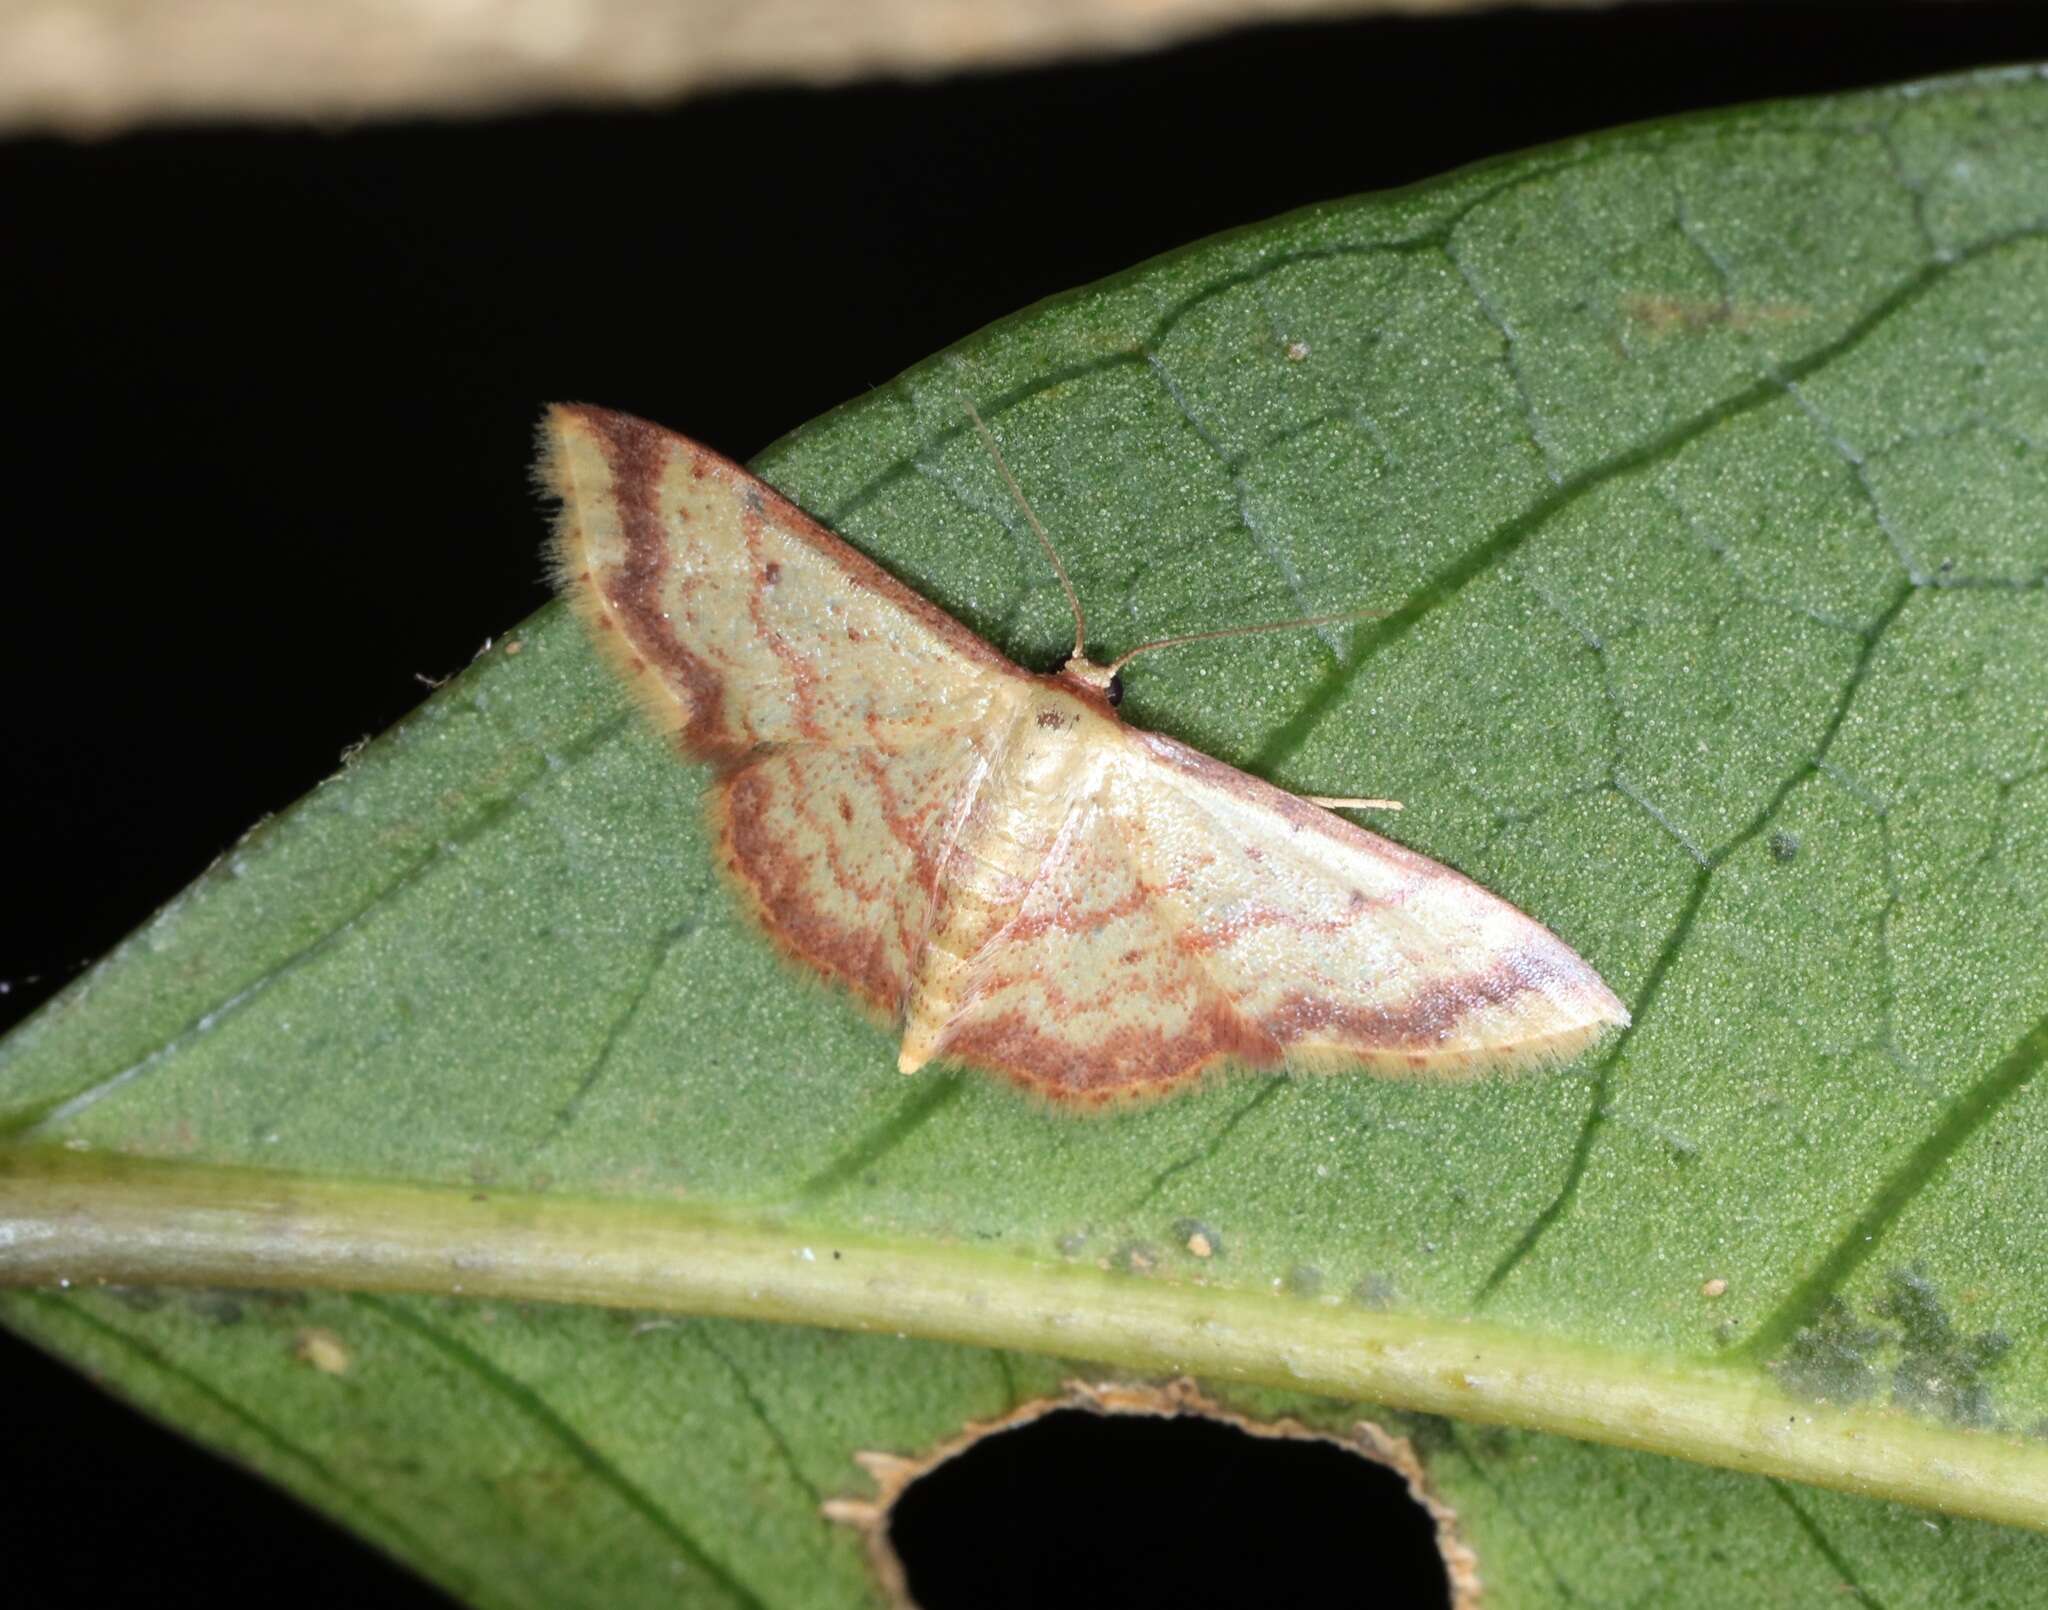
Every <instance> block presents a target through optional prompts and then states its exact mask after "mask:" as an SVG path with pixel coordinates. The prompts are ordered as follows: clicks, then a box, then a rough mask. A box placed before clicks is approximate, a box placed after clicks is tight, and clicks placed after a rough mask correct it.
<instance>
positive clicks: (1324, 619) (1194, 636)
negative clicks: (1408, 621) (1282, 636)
mask: <svg viewBox="0 0 2048 1610" xmlns="http://www.w3.org/2000/svg"><path fill="white" fill-rule="evenodd" d="M1386 614H1387V612H1386V611H1385V610H1384V609H1347V610H1344V611H1342V612H1341V613H1339V614H1336V615H1305V616H1303V617H1302V618H1301V619H1300V620H1293V621H1264V622H1262V623H1261V624H1259V625H1257V626H1219V627H1217V628H1216V630H1215V631H1213V632H1182V633H1181V634H1180V635H1179V636H1178V637H1159V638H1154V639H1153V640H1152V641H1151V642H1149V643H1140V644H1139V645H1138V646H1137V647H1136V648H1134V649H1132V650H1131V651H1130V653H1128V654H1126V655H1124V656H1123V657H1122V658H1120V659H1118V660H1115V661H1114V662H1112V663H1111V665H1110V667H1109V669H1110V674H1111V675H1115V674H1116V673H1117V672H1118V671H1121V670H1122V669H1123V668H1124V667H1125V666H1127V665H1129V664H1130V663H1131V661H1133V660H1135V659H1136V658H1137V657H1138V656H1139V655H1140V654H1150V653H1151V652H1152V651H1153V650H1154V649H1155V648H1178V647H1179V646H1180V645H1181V644H1183V643H1213V642H1215V641H1216V639H1218V638H1219V637H1252V636H1255V635H1257V634H1258V633H1260V632H1299V631H1303V630H1305V629H1307V628H1308V627H1311V626H1334V625H1336V624H1337V623H1338V622H1339V621H1376V620H1382V619H1384V618H1385V617H1386Z"/></svg>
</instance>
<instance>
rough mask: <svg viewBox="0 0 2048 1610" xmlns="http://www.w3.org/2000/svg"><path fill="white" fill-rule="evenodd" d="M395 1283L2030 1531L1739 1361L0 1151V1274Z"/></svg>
mask: <svg viewBox="0 0 2048 1610" xmlns="http://www.w3.org/2000/svg"><path fill="white" fill-rule="evenodd" d="M164 1283H168V1284H191V1285H209V1286H222V1285H226V1286H244V1287H258V1288H276V1289H290V1288H318V1289H333V1290H371V1291H407V1292H425V1293H438V1294H442V1295H460V1296H469V1297H479V1298H484V1297H489V1298H507V1299H520V1300H530V1301H547V1302H563V1303H586V1304H594V1305H597V1306H601V1307H612V1308H631V1309H639V1310H654V1311H665V1312H674V1313H688V1314H715V1315H721V1316H726V1317H732V1318H741V1319H759V1320H772V1321H780V1322H784V1323H791V1324H804V1325H819V1326H826V1327H830V1328H834V1329H841V1330H858V1331H873V1330H880V1331H897V1332H903V1333H906V1334H910V1335H916V1336H923V1337H930V1338H933V1339H937V1340H944V1341H953V1342H962V1343H969V1344H975V1345H980V1346H986V1347H998V1348H1020V1349H1025V1350H1029V1351H1035V1352H1040V1353H1048V1354H1054V1355H1058V1356H1062V1357H1070V1358H1085V1359H1091V1360H1098V1361H1101V1362H1104V1363H1107V1364H1111V1365H1117V1366H1122V1367H1126V1368H1130V1369H1133V1370H1137V1371H1142V1372H1144V1373H1147V1374H1155V1373H1172V1374H1189V1375H1194V1376H1197V1377H1205V1378H1208V1379H1211V1380H1218V1381H1222V1380H1236V1381H1249V1382H1259V1383H1264V1384H1268V1385H1278V1386H1287V1387H1293V1388H1297V1389H1301V1390H1307V1391H1313V1392H1318V1393H1324V1394H1327V1395H1329V1396H1330V1397H1333V1398H1337V1399H1341V1400H1347V1401H1366V1402H1373V1403H1380V1404H1385V1405H1388V1406H1390V1407H1394V1408H1403V1409H1412V1410H1419V1411H1422V1412H1426V1413H1435V1414H1445V1415H1452V1416H1456V1417H1457V1418H1459V1419H1464V1420H1478V1421H1493V1422H1497V1423H1500V1424H1505V1425H1516V1426H1524V1427H1527V1428H1529V1429H1532V1430H1538V1431H1548V1432H1555V1433H1558V1434H1561V1435H1564V1436H1570V1437H1578V1438H1582V1439H1585V1440H1588V1441H1593V1442H1603V1443H1611V1444H1614V1445H1616V1446H1619V1447H1626V1448H1638V1449H1645V1450H1648V1451H1650V1452H1654V1453H1662V1454H1669V1455H1673V1456H1675V1457H1679V1458H1685V1459H1692V1460H1697V1461H1700V1462H1703V1463H1706V1464H1712V1465H1720V1466H1724V1467H1726V1468H1729V1469H1732V1470H1743V1471H1749V1472H1752V1473H1755V1474H1760V1475H1768V1476H1776V1477H1781V1478H1784V1479H1787V1480H1791V1481H1801V1482H1809V1483H1812V1484H1814V1485H1816V1486H1821V1487H1832V1488H1837V1489H1840V1490H1842V1491H1846V1492H1854V1493H1861V1494H1865V1495H1867V1496H1870V1497H1875V1498H1885V1499H1895V1500H1899V1501H1902V1502H1905V1503H1911V1504H1918V1505H1922V1506H1924V1507H1927V1508H1930V1509H1940V1510H1945V1511H1948V1512H1951V1513H1955V1514H1962V1515H1972V1516H1977V1517H1979V1518H1982V1519H1985V1520H1991V1521H1998V1522H2003V1523H2007V1524H2010V1525H2016V1526H2025V1527H2032V1528H2035V1529H2038V1530H2048V1445H2043V1444H2041V1443H2039V1442H2030V1441H2027V1440H2025V1439H2021V1438H2018V1437H2012V1436H2007V1435H2004V1434H2000V1433H1996V1432H1988V1431H1972V1430H1965V1429H1960V1428H1952V1427H1946V1426H1942V1425H1938V1424H1934V1423H1931V1422H1928V1421H1924V1420H1920V1419H1916V1418H1913V1417H1911V1416H1909V1415H1906V1414H1904V1413H1901V1412H1898V1411H1894V1410H1886V1409H1878V1408H1870V1407H1837V1406H1831V1405H1828V1404H1825V1403H1818V1402H1809V1401H1806V1400H1803V1399H1799V1398H1794V1397H1791V1396H1789V1395H1788V1394H1786V1393H1785V1392H1784V1391H1782V1390H1781V1389H1780V1388H1779V1387H1778V1385H1777V1384H1776V1382H1775V1381H1773V1380H1772V1379H1771V1378H1770V1377H1769V1376H1768V1375H1766V1374H1763V1373H1761V1372H1760V1371H1758V1370H1757V1369H1756V1368H1755V1367H1754V1366H1749V1365H1743V1366H1729V1365H1717V1364H1709V1363H1702V1362H1689V1361H1685V1360H1680V1359H1656V1358H1646V1357H1640V1356H1636V1355H1631V1354H1623V1353H1619V1352H1615V1351H1609V1350H1600V1349H1594V1348H1588V1347H1583V1346H1578V1345H1574V1344H1570V1343H1566V1342H1561V1341H1556V1340H1551V1339H1548V1338H1543V1337H1539V1336H1533V1335H1530V1334H1527V1333H1524V1332H1518V1331H1513V1330H1510V1329H1507V1328H1505V1327H1503V1326H1499V1325H1493V1324H1484V1323H1478V1322H1472V1323H1459V1322H1455V1321H1446V1320H1443V1319H1440V1318H1431V1317H1427V1316H1423V1315H1415V1314H1400V1313H1379V1312H1373V1311H1370V1310H1366V1309H1363V1308H1360V1307H1358V1306H1356V1305H1351V1304H1341V1303H1335V1302H1330V1303H1319V1302H1313V1301H1308V1300H1304V1299H1301V1298H1285V1299H1282V1298H1276V1297H1274V1296H1273V1295H1272V1294H1271V1293H1270V1292H1267V1291H1264V1290H1262V1289H1252V1288H1233V1287H1230V1286H1227V1285H1212V1284H1202V1283H1191V1282H1175V1281H1169V1280H1166V1279H1164V1278H1161V1277H1159V1276H1157V1275H1137V1274H1132V1273H1128V1272H1122V1271H1112V1270H1105V1269H1101V1268H1098V1267H1096V1266H1095V1265H1093V1264H1075V1263H1065V1262H1052V1261H1040V1260H1033V1259H1027V1258H1021V1257H1018V1256H1016V1255H1015V1254H1006V1253H1002V1252H997V1251H992V1250H987V1249H977V1248H972V1247H961V1246H949V1245H944V1244H912V1243H908V1242H902V1241H888V1240H884V1239H881V1238H879V1237H876V1236H874V1235H872V1234H869V1233H864V1232H849V1231H846V1230H843V1229H838V1228H833V1227H830V1226H827V1225H824V1224H821V1223H812V1222H804V1221H799V1220H795V1219H791V1220H786V1221H785V1220H777V1219H774V1218H772V1217H769V1216H767V1215H763V1216H762V1217H759V1218H756V1219H753V1220H739V1219H734V1218H729V1217H722V1216H714V1215H712V1214H708V1213H705V1212H703V1211H701V1210H698V1209H693V1208H688V1207H683V1206H677V1205H670V1204H649V1203H638V1202H622V1201H604V1200H594V1199H572V1198H558V1197H549V1196H537V1195H523V1194H516V1193H500V1192H479V1191H474V1190H465V1189H456V1188H452V1187H426V1186H416V1185H404V1184H391V1183H384V1182H363V1181H351V1180H342V1179H316V1178H309V1177H306V1176H302V1175H291V1174H283V1173H271V1172H265V1171H261V1170H255V1169H237V1168H226V1167H219V1166H214V1165H196V1164H178V1163H164V1162H154V1161H137V1160H132V1159H123V1158H114V1157H108V1156H105V1155H98V1154H83V1155H82V1154H77V1153H69V1152H62V1151H57V1150H54V1149H47V1148H9V1149H4V1150H0V1285H12V1286H31V1285H42V1286H59V1287H64V1286H72V1287H75V1286H82V1285H100V1284H108V1285H112V1284H164Z"/></svg>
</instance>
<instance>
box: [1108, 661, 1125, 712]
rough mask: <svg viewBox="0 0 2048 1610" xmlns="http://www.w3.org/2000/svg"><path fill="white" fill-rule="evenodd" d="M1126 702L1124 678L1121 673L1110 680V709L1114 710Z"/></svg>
mask: <svg viewBox="0 0 2048 1610" xmlns="http://www.w3.org/2000/svg"><path fill="white" fill-rule="evenodd" d="M1123 702H1124V676H1123V672H1121V671H1119V672H1117V673H1116V675H1114V676H1112V677H1111V678H1110V679H1109V707H1110V708H1111V709H1112V710H1114V709H1115V708H1116V707H1117V706H1118V705H1120V704H1122V703H1123Z"/></svg>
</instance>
